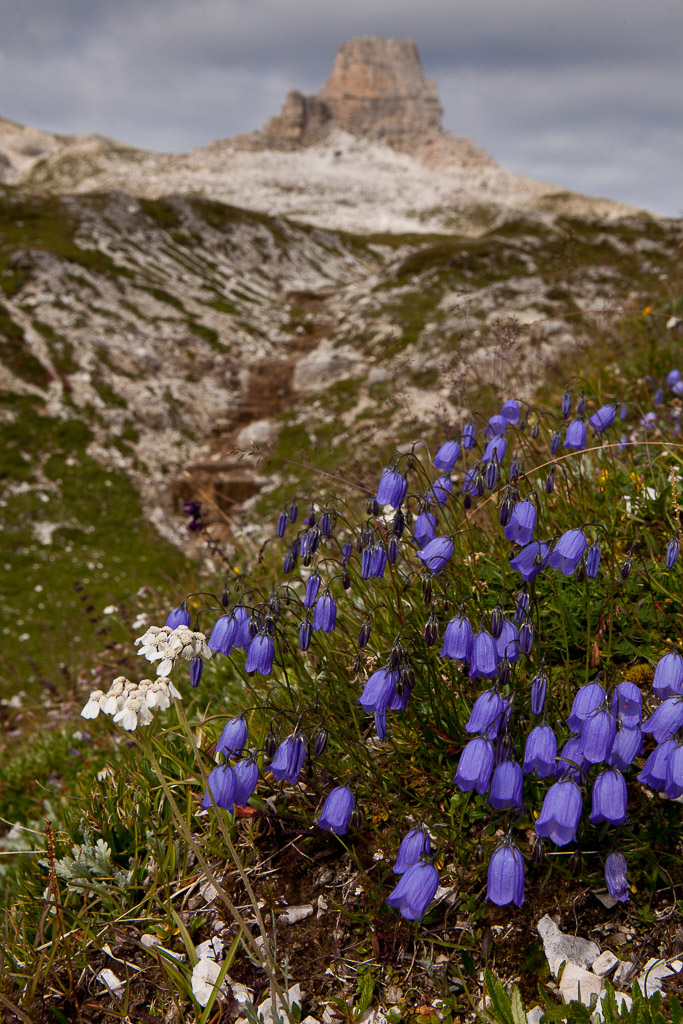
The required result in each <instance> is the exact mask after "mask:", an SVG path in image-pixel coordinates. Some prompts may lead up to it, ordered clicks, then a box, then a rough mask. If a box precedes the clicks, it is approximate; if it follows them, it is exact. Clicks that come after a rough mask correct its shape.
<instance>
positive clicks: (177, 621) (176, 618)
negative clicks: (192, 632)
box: [164, 601, 192, 629]
mask: <svg viewBox="0 0 683 1024" xmlns="http://www.w3.org/2000/svg"><path fill="white" fill-rule="evenodd" d="M191 622H192V616H191V615H190V613H189V612H188V610H187V605H186V604H185V602H184V601H183V603H182V604H181V605H180V606H179V607H178V608H174V609H173V610H172V611H170V612H169V613H168V616H167V618H166V622H165V623H164V625H165V626H168V627H169V628H170V629H177V628H178V626H187V627H188V628H189V626H190V623H191Z"/></svg>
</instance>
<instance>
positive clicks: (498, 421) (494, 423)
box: [485, 413, 509, 437]
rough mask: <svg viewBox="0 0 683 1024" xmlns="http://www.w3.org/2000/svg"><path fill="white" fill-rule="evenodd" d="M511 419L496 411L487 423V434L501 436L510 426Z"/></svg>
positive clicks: (488, 435)
mask: <svg viewBox="0 0 683 1024" xmlns="http://www.w3.org/2000/svg"><path fill="white" fill-rule="evenodd" d="M508 424H509V420H507V419H506V418H505V416H501V415H500V413H496V414H495V416H492V417H491V419H490V420H489V421H488V423H487V425H486V431H485V433H486V436H487V437H500V436H501V434H505V431H506V430H507V428H508Z"/></svg>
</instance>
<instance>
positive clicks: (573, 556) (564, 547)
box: [549, 530, 588, 576]
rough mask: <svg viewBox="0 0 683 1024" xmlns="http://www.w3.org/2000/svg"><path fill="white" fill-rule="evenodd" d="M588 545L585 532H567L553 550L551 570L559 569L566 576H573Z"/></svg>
mask: <svg viewBox="0 0 683 1024" xmlns="http://www.w3.org/2000/svg"><path fill="white" fill-rule="evenodd" d="M587 544H588V541H587V539H586V535H585V533H584V532H583V530H567V531H566V533H563V534H562V536H561V537H560V539H559V540H558V542H557V544H556V545H555V547H554V548H553V550H552V553H551V555H550V560H549V565H550V568H551V569H559V570H560V572H562V573H564V575H565V576H571V575H572V573H574V572H575V571H576V567H577V565H578V564H579V562H580V561H581V557H582V555H583V553H584V551H585V550H586V546H587Z"/></svg>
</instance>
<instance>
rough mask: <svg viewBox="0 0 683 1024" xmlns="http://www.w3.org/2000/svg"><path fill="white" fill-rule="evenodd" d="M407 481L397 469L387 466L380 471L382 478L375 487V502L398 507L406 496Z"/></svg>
mask: <svg viewBox="0 0 683 1024" xmlns="http://www.w3.org/2000/svg"><path fill="white" fill-rule="evenodd" d="M407 490H408V481H407V480H406V478H405V477H404V476H402V475H401V474H400V473H399V471H398V470H397V469H391V467H390V466H387V467H386V469H384V470H383V471H382V479H381V480H380V482H379V487H378V488H377V498H376V500H377V503H378V504H379V505H391V506H392V508H398V507H399V505H400V504H401V503H402V501H403V499H404V498H405V496H406V492H407Z"/></svg>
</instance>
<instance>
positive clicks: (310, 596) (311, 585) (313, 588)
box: [303, 569, 321, 608]
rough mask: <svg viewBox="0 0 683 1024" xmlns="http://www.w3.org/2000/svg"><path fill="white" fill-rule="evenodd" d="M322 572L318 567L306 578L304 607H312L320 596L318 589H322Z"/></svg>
mask: <svg viewBox="0 0 683 1024" xmlns="http://www.w3.org/2000/svg"><path fill="white" fill-rule="evenodd" d="M320 583H321V579H320V573H319V572H318V570H317V569H316V570H315V572H312V573H311V575H310V576H309V577H308V579H307V580H306V593H305V594H304V600H303V603H304V608H312V607H313V605H314V604H315V602H316V599H317V597H318V591H319V590H320Z"/></svg>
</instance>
